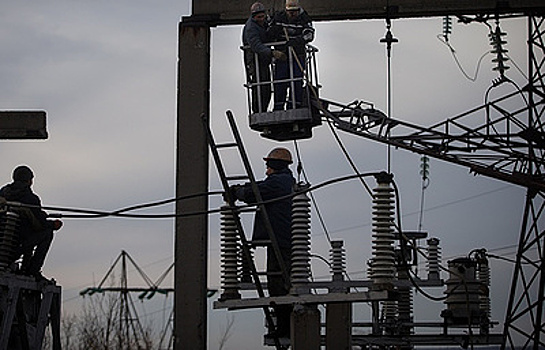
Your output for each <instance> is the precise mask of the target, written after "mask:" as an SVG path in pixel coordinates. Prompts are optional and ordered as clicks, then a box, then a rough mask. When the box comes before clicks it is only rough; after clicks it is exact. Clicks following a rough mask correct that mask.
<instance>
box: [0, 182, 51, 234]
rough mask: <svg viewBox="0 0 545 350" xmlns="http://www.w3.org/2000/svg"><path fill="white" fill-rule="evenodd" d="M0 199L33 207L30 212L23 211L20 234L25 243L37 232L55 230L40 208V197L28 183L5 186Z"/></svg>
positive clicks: (0, 192) (0, 191)
mask: <svg viewBox="0 0 545 350" xmlns="http://www.w3.org/2000/svg"><path fill="white" fill-rule="evenodd" d="M0 197H4V198H5V199H6V200H7V201H11V202H19V203H22V204H30V205H32V206H33V207H32V208H30V209H29V210H26V211H24V210H23V211H21V222H20V230H19V232H20V237H21V239H22V240H23V241H24V240H25V239H28V238H29V237H31V236H32V235H33V234H34V233H35V232H39V231H42V230H44V229H52V228H53V223H52V222H51V221H48V220H47V213H46V212H45V211H43V210H42V209H41V208H40V207H41V205H42V203H41V200H40V197H38V196H37V195H36V194H35V193H34V192H32V189H31V188H30V186H29V185H28V184H27V183H24V182H21V181H14V182H12V183H10V184H8V185H5V186H4V187H2V188H1V189H0Z"/></svg>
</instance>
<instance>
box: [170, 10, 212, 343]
mask: <svg viewBox="0 0 545 350" xmlns="http://www.w3.org/2000/svg"><path fill="white" fill-rule="evenodd" d="M178 40H179V52H178V113H177V114H178V118H177V120H178V124H177V149H176V160H177V162H176V196H177V197H181V196H185V195H189V194H195V193H205V192H207V191H208V145H207V143H206V134H205V130H204V129H203V123H202V121H201V115H202V114H206V115H208V114H209V104H210V79H209V78H210V26H209V24H208V23H206V22H198V21H196V20H195V19H192V18H183V19H182V22H181V23H180V27H179V38H178ZM207 208H208V198H207V196H201V197H197V198H195V199H191V200H185V201H178V202H176V214H178V215H181V214H184V213H189V212H196V211H206V210H207ZM175 236H176V237H175V248H174V249H175V251H174V263H175V280H174V287H175V293H174V310H175V316H174V337H175V340H174V349H176V350H181V349H195V350H206V349H207V300H206V289H207V263H208V256H207V250H208V231H207V216H206V215H200V216H188V217H180V216H178V217H177V218H176V226H175Z"/></svg>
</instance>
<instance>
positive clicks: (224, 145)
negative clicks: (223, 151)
mask: <svg viewBox="0 0 545 350" xmlns="http://www.w3.org/2000/svg"><path fill="white" fill-rule="evenodd" d="M235 146H238V143H236V142H230V143H220V144H217V145H216V148H227V147H235Z"/></svg>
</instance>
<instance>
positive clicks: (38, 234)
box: [0, 165, 62, 282]
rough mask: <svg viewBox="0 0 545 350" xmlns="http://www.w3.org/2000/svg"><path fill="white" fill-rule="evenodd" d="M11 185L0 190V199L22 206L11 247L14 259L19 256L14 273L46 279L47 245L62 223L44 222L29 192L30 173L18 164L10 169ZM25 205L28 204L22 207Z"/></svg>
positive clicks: (38, 204) (43, 214)
mask: <svg viewBox="0 0 545 350" xmlns="http://www.w3.org/2000/svg"><path fill="white" fill-rule="evenodd" d="M12 178H13V182H12V183H10V184H7V185H5V186H4V187H2V188H1V189H0V197H2V198H5V200H7V201H11V202H18V203H20V204H22V209H26V210H23V211H22V212H21V215H20V217H21V222H20V227H19V230H18V237H17V238H18V241H19V242H18V243H19V244H18V245H17V247H15V256H14V259H15V260H18V259H19V258H20V257H21V255H22V256H23V259H22V263H21V268H20V270H17V271H16V272H20V273H23V274H25V275H29V276H32V277H34V278H35V279H36V281H38V282H40V281H43V280H46V278H45V277H43V275H42V272H41V270H42V266H43V264H44V262H45V258H46V255H47V252H48V251H49V248H50V246H51V242H52V241H53V231H56V230H59V229H60V228H61V227H62V221H60V220H58V219H55V220H51V219H48V215H47V213H46V212H45V211H43V210H42V209H41V200H40V197H38V195H36V194H35V193H34V192H33V191H32V188H31V186H32V184H33V179H34V173H33V172H32V170H31V169H30V168H29V167H28V166H26V165H20V166H18V167H16V168H15V169H14V170H13V174H12ZM25 205H28V207H27V206H25Z"/></svg>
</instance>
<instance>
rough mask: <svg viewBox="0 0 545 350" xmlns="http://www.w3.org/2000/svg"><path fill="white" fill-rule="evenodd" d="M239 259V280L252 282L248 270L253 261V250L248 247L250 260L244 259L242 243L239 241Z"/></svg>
mask: <svg viewBox="0 0 545 350" xmlns="http://www.w3.org/2000/svg"><path fill="white" fill-rule="evenodd" d="M238 254H239V261H240V274H239V275H240V282H243V283H251V282H252V272H251V270H250V266H251V261H254V251H253V250H252V249H248V254H249V256H250V260H248V259H246V257H245V253H244V250H243V249H242V244H241V243H240V242H239V250H238Z"/></svg>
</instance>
